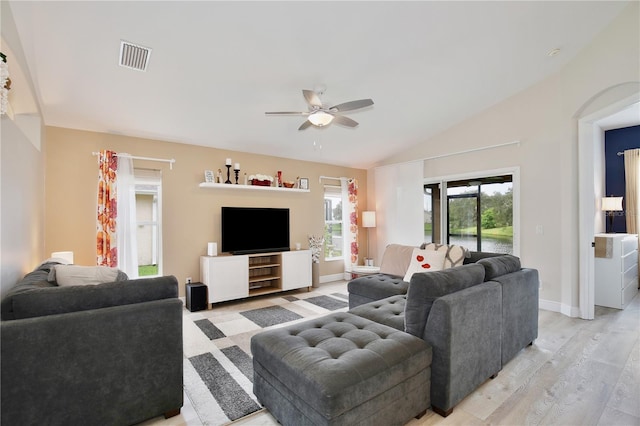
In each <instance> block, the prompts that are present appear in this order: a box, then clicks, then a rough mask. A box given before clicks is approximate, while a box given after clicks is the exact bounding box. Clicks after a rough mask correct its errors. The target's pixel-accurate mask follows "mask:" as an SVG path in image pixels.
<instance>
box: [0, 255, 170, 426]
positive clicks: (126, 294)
mask: <svg viewBox="0 0 640 426" xmlns="http://www.w3.org/2000/svg"><path fill="white" fill-rule="evenodd" d="M55 265H57V263H56V262H47V263H43V264H42V265H40V266H38V267H37V268H36V269H35V270H34V271H33V272H31V273H29V274H27V275H26V276H25V277H24V279H23V280H21V281H20V282H19V283H17V285H16V286H15V287H13V288H12V289H11V290H10V291H9V292H8V294H7V295H6V296H5V297H4V298H3V300H2V302H1V313H2V322H1V323H0V339H1V342H0V343H1V349H0V350H1V354H0V372H1V374H2V377H1V391H2V395H1V423H2V424H3V425H5V424H6V425H43V424H47V425H73V424H85V425H106V424H111V425H129V424H135V423H139V422H142V421H144V420H146V419H149V418H152V417H156V416H158V415H163V414H164V415H165V416H167V417H169V416H172V415H176V414H178V413H179V412H180V408H181V407H182V405H183V387H182V384H183V383H182V380H183V378H182V371H183V370H182V357H183V350H182V301H181V300H180V299H179V298H178V282H177V280H176V278H175V277H173V276H166V277H160V278H149V279H136V280H126V279H125V280H121V281H115V282H108V283H103V284H98V285H74V286H58V285H57V284H56V282H50V281H48V278H49V276H50V272H51V270H52V268H54V266H55ZM125 277H126V276H125ZM120 278H122V276H120Z"/></svg>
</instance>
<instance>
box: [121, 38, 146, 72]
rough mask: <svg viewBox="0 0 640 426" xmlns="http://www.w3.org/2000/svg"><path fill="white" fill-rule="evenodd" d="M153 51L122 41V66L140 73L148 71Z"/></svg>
mask: <svg viewBox="0 0 640 426" xmlns="http://www.w3.org/2000/svg"><path fill="white" fill-rule="evenodd" d="M149 56H151V49H150V48H148V47H144V46H139V45H137V44H133V43H129V42H127V41H124V40H121V41H120V66H121V67H126V68H131V69H134V70H138V71H146V70H147V65H148V64H149Z"/></svg>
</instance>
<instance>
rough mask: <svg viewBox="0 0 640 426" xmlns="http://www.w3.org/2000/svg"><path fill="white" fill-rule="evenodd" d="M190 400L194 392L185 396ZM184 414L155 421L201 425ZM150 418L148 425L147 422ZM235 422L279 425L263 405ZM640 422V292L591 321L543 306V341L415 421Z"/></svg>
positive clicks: (638, 425)
mask: <svg viewBox="0 0 640 426" xmlns="http://www.w3.org/2000/svg"><path fill="white" fill-rule="evenodd" d="M185 398H186V396H185ZM193 414H194V412H193V409H192V408H191V406H190V404H189V402H188V399H186V400H185V407H184V409H183V414H181V415H180V416H177V417H174V418H173V419H168V420H160V419H155V420H152V421H150V422H148V424H149V425H151V424H153V425H189V426H191V425H193V426H195V425H200V424H201V423H200V422H199V421H198V420H197V416H194V415H193ZM145 424H147V423H145ZM233 424H234V425H277V424H278V423H277V422H276V421H275V419H274V418H273V417H272V416H271V415H270V414H269V413H268V412H267V411H266V410H262V411H259V412H257V413H255V414H254V415H252V416H249V417H246V418H244V419H242V420H240V421H236V422H234V423H233ZM489 424H491V425H576V426H578V425H580V426H582V425H611V426H626V425H628V426H640V295H638V296H636V297H635V299H634V300H633V301H632V302H631V304H630V305H629V306H628V307H627V308H626V309H625V310H617V309H609V308H601V307H598V306H596V319H595V320H593V321H585V320H581V319H577V318H569V317H566V316H564V315H562V314H559V313H555V312H550V311H544V310H541V311H540V315H539V332H538V339H537V340H536V341H535V342H534V344H533V345H532V346H530V347H527V348H526V349H524V350H522V351H521V352H520V353H519V354H518V355H517V356H516V357H515V358H514V359H513V360H511V361H510V362H509V363H508V364H507V365H506V366H505V367H504V369H503V370H502V371H501V372H500V374H498V377H497V378H495V379H493V380H489V381H487V382H486V383H485V384H483V385H482V386H481V387H480V388H479V389H478V390H477V391H475V392H474V393H472V394H471V395H469V396H468V397H467V398H465V399H464V400H463V401H462V402H461V403H460V404H458V405H457V406H456V407H455V409H454V411H453V413H452V414H451V415H450V416H448V417H447V418H443V417H440V416H439V415H437V414H435V413H434V412H432V411H431V410H429V411H428V412H427V414H426V415H425V416H423V417H422V418H421V419H414V420H412V421H411V422H409V423H408V426H425V425H465V426H466V425H489Z"/></svg>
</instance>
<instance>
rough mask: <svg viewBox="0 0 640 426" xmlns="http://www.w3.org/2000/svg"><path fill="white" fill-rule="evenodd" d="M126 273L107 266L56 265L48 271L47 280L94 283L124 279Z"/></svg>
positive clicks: (64, 283)
mask: <svg viewBox="0 0 640 426" xmlns="http://www.w3.org/2000/svg"><path fill="white" fill-rule="evenodd" d="M127 278H128V277H127V274H125V273H124V272H122V271H120V270H119V269H118V268H110V267H108V266H80V265H56V266H54V267H53V268H52V269H51V272H49V277H48V278H47V279H48V280H49V281H55V283H56V284H58V285H59V286H68V285H96V284H102V283H108V282H113V281H125V280H126V279H127Z"/></svg>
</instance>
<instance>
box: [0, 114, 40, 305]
mask: <svg viewBox="0 0 640 426" xmlns="http://www.w3.org/2000/svg"><path fill="white" fill-rule="evenodd" d="M1 138H2V142H0V164H1V165H0V181H1V183H0V283H1V286H0V295H2V296H4V294H5V293H6V291H7V290H8V289H9V288H11V287H13V285H14V284H15V283H16V281H18V279H19V278H21V277H22V276H23V275H24V274H25V273H26V272H28V271H29V270H31V269H33V267H34V266H36V265H37V264H38V263H39V262H41V261H42V260H43V259H45V257H44V171H43V170H42V169H43V161H42V154H41V152H40V151H38V150H37V149H36V148H35V147H34V146H33V144H32V143H31V142H30V140H29V139H28V138H27V137H26V136H25V135H24V134H23V133H22V131H21V130H20V128H19V127H18V126H17V125H16V124H15V123H14V122H13V121H12V120H11V119H9V118H8V117H6V116H3V117H2V135H1Z"/></svg>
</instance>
